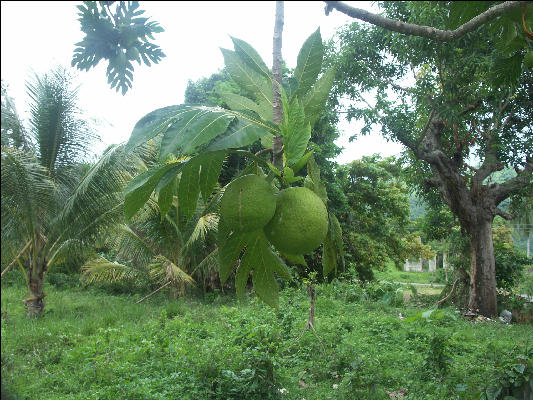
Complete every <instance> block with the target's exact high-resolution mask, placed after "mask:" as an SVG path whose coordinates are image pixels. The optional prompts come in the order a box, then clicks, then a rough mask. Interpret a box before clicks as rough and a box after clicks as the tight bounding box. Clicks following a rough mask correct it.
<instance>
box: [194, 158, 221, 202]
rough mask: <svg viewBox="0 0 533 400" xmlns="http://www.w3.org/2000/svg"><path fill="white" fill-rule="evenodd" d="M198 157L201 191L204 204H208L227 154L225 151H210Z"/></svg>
mask: <svg viewBox="0 0 533 400" xmlns="http://www.w3.org/2000/svg"><path fill="white" fill-rule="evenodd" d="M198 157H199V158H200V165H201V170H200V190H201V192H202V198H203V199H204V202H206V203H207V200H208V199H209V196H210V195H211V192H212V191H213V188H214V187H215V185H216V183H217V181H218V177H219V176H220V172H221V171H222V163H223V162H224V158H226V152H225V151H224V150H220V151H210V152H205V153H202V154H200V155H199V156H198Z"/></svg>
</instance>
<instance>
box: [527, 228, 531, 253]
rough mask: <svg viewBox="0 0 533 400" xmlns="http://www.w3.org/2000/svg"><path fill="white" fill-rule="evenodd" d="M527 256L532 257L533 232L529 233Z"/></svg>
mask: <svg viewBox="0 0 533 400" xmlns="http://www.w3.org/2000/svg"><path fill="white" fill-rule="evenodd" d="M527 258H531V232H528V234H527Z"/></svg>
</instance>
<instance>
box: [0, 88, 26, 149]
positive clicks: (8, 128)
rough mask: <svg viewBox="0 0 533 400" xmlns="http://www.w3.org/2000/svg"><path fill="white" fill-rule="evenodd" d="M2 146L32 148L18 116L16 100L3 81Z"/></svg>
mask: <svg viewBox="0 0 533 400" xmlns="http://www.w3.org/2000/svg"><path fill="white" fill-rule="evenodd" d="M1 129H2V146H6V147H15V148H17V149H20V150H26V151H29V150H30V143H29V141H28V138H27V137H26V132H25V130H24V126H23V125H22V121H21V119H20V117H19V116H18V113H17V109H16V107H15V102H14V101H13V99H12V98H11V97H10V96H9V95H8V93H7V88H6V87H5V86H4V82H2V112H1Z"/></svg>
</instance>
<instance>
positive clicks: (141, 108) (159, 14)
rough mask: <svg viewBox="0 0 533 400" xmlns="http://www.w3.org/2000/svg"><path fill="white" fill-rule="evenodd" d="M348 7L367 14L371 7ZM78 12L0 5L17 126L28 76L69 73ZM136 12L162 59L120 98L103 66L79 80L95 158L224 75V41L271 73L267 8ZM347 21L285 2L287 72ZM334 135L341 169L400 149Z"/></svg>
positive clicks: (191, 6)
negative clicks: (190, 87)
mask: <svg viewBox="0 0 533 400" xmlns="http://www.w3.org/2000/svg"><path fill="white" fill-rule="evenodd" d="M348 3H351V4H353V5H355V6H357V7H360V8H365V9H368V10H371V9H372V7H371V4H370V2H348ZM76 4H79V2H68V1H61V2H54V1H47V2H40V1H39V2H32V1H24V2H15V1H2V2H1V76H2V79H3V80H4V82H5V83H7V84H8V86H9V95H10V96H11V97H12V98H14V100H15V104H16V106H17V110H18V112H19V114H20V116H21V117H22V118H23V119H27V117H28V111H27V110H28V107H27V102H28V100H29V99H28V97H27V95H26V89H25V82H26V81H27V80H28V79H29V78H31V76H32V73H33V71H34V72H36V73H38V74H42V73H45V72H47V71H48V70H49V69H50V68H52V67H54V66H56V65H63V66H69V67H70V62H71V59H72V54H73V50H74V43H76V42H79V41H81V40H82V38H83V34H82V32H81V31H80V25H79V22H78V20H77V12H78V10H77V9H76ZM140 4H141V7H140V8H141V9H143V10H145V11H146V12H145V14H144V16H146V17H150V18H151V20H154V21H157V22H159V24H160V25H161V26H162V27H163V28H164V29H165V32H163V33H159V34H156V35H155V39H156V40H155V42H156V43H157V44H158V45H159V46H160V47H161V48H162V50H163V52H164V53H165V54H166V57H165V58H163V59H162V61H160V63H159V64H157V65H153V64H152V66H151V67H147V66H146V65H144V64H143V65H142V66H139V65H138V64H137V63H134V66H135V72H134V80H133V88H132V89H130V90H129V91H128V93H127V94H126V95H125V96H122V95H121V94H120V93H117V92H115V90H112V89H110V87H109V86H108V84H107V78H106V76H105V69H106V67H107V63H103V62H101V63H100V64H99V65H98V66H97V67H96V68H93V69H91V70H90V71H89V72H78V73H77V75H78V83H80V84H81V87H80V93H79V100H80V101H79V104H80V106H81V107H82V109H83V110H84V111H85V113H86V115H87V116H88V117H90V118H93V119H95V120H97V121H99V124H98V131H99V133H100V136H101V137H102V143H101V144H100V145H99V146H98V148H97V149H96V151H97V152H101V151H102V150H103V149H104V148H105V147H107V145H109V144H112V143H119V142H122V141H126V140H127V139H128V138H129V135H130V133H131V131H132V129H133V126H134V125H135V123H136V122H137V121H138V120H139V119H140V118H142V117H143V116H144V115H146V114H147V113H149V112H151V111H153V110H155V109H157V108H160V107H165V106H169V105H174V104H180V103H182V102H183V96H184V94H185V88H186V86H187V81H188V80H189V79H191V80H193V81H194V80H197V79H199V78H202V77H208V76H210V75H211V74H213V73H215V72H217V71H218V70H220V69H221V68H223V67H224V61H223V58H222V54H221V52H220V47H224V48H229V49H233V45H232V42H231V39H230V35H231V36H233V37H237V38H239V39H243V40H245V41H247V42H248V43H250V44H251V45H252V46H253V47H254V48H255V49H256V50H257V51H258V52H259V54H260V55H261V57H263V59H264V60H265V62H266V63H267V65H272V33H273V29H274V12H275V2H273V1H269V2H252V1H249V2H242V1H239V2H221V1H216V2H209V1H202V2H170V1H164V2H159V1H150V2H142V1H141V3H140ZM351 21H353V20H352V19H351V18H350V17H347V16H345V15H344V14H341V13H339V12H337V11H334V12H332V13H331V14H330V15H329V16H327V17H326V16H325V14H324V3H323V2H320V1H310V2H306V1H297V2H291V1H286V2H285V24H284V30H283V49H282V53H283V58H284V60H285V61H286V63H287V66H288V67H290V68H294V67H295V66H296V58H297V55H298V50H299V49H300V47H301V45H302V44H303V42H304V41H305V39H306V38H307V37H308V36H309V35H310V34H311V33H312V32H314V31H315V30H316V28H317V27H319V26H320V30H321V33H322V38H323V39H329V38H330V37H332V36H333V35H334V33H335V30H336V29H337V28H338V27H340V26H342V25H344V24H346V23H349V22H351ZM338 128H339V130H340V131H341V133H342V137H341V138H340V139H339V140H338V141H337V144H338V145H339V146H343V147H345V150H344V151H343V153H342V154H341V155H340V156H339V157H338V158H337V159H336V160H337V161H338V162H339V163H345V162H349V161H351V160H354V159H358V158H360V157H361V156H363V155H371V154H373V153H381V154H382V155H383V156H389V155H395V154H398V153H399V152H400V151H401V150H402V147H401V145H399V144H393V143H388V142H386V141H385V140H384V139H383V138H382V137H381V136H380V135H379V134H378V133H377V134H374V135H370V136H367V137H363V138H361V139H358V140H357V141H355V142H352V143H348V138H349V137H350V136H351V135H352V134H353V132H356V130H358V129H360V125H358V124H356V123H351V124H348V123H347V122H346V121H341V123H339V126H338Z"/></svg>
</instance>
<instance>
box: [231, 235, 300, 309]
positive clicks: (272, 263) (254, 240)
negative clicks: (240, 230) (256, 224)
mask: <svg viewBox="0 0 533 400" xmlns="http://www.w3.org/2000/svg"><path fill="white" fill-rule="evenodd" d="M246 241H247V245H246V252H245V254H244V256H243V258H242V260H241V265H240V266H239V269H238V270H237V276H236V277H235V288H236V290H237V295H238V296H242V294H243V293H244V288H245V287H246V282H247V281H248V275H249V273H250V271H251V270H252V269H253V275H252V283H253V285H254V290H255V292H256V294H257V295H258V296H259V298H260V299H261V300H263V301H264V302H265V303H267V304H268V305H270V306H272V307H275V308H277V307H278V284H277V282H276V279H275V277H274V273H277V274H278V275H280V276H281V277H283V278H286V279H291V275H290V272H289V270H288V268H287V266H286V265H285V263H284V262H283V261H282V260H281V259H280V258H279V257H278V256H277V255H276V254H275V253H273V252H272V250H271V249H270V244H269V242H268V240H267V238H266V236H265V234H264V232H263V231H262V230H258V231H255V232H252V233H249V234H248V235H247V237H246Z"/></svg>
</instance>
